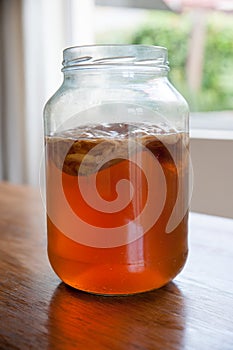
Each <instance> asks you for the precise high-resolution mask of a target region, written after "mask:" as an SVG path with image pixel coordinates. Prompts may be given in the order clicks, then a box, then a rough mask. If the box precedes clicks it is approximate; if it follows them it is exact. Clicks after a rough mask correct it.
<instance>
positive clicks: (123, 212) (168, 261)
mask: <svg viewBox="0 0 233 350" xmlns="http://www.w3.org/2000/svg"><path fill="white" fill-rule="evenodd" d="M168 70H169V69H168V61H167V50H166V48H163V47H155V46H144V45H101V46H83V47H71V48H68V49H66V50H64V61H63V73H64V81H63V84H62V85H61V87H60V88H59V90H58V91H57V92H56V93H55V94H54V95H53V96H52V98H51V99H50V100H49V101H48V103H47V104H46V106H45V110H44V123H45V145H46V188H47V230H48V255H49V260H50V263H51V265H52V267H53V269H54V271H55V272H56V274H57V275H58V276H59V277H60V278H61V280H63V281H64V282H65V283H66V284H68V285H70V286H72V287H74V288H77V289H80V290H83V291H87V292H91V293H98V294H106V295H115V294H133V293H138V292H144V291H148V290H152V289H155V288H159V287H161V286H163V285H165V284H166V283H168V282H169V281H170V280H172V279H173V278H174V277H175V276H176V275H177V274H178V273H179V271H180V270H181V269H182V268H183V266H184V264H185V261H186V258H187V251H188V247H187V229H188V228H187V221H188V173H189V156H188V106H187V103H186V101H185V100H184V98H183V97H182V96H181V95H180V94H179V93H178V92H177V91H176V90H175V88H174V87H173V86H172V85H171V83H170V82H169V80H168V78H167V73H168Z"/></svg>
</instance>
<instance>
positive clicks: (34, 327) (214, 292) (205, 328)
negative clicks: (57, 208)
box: [0, 183, 233, 350]
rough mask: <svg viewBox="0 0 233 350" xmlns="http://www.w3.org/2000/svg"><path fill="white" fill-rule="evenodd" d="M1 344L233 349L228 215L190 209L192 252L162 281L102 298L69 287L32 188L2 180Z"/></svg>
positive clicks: (232, 232)
mask: <svg viewBox="0 0 233 350" xmlns="http://www.w3.org/2000/svg"><path fill="white" fill-rule="evenodd" d="M0 349H1V350H2V349H3V350H10V349H36V350H43V349H62V350H65V349H85V350H88V349H94V350H96V349H110V350H115V349H116V350H121V349H127V350H131V349H135V350H140V349H153V350H154V349H159V350H160V349H161V350H170V349H194V350H199V349H200V350H206V349H207V350H208V349H211V350H215V349H216V350H220V349H221V350H225V349H229V350H232V349H233V220H230V219H223V218H220V217H211V216H206V215H200V214H192V215H191V220H190V255H189V259H188V263H187V264H186V267H185V269H184V270H183V272H182V273H181V274H180V275H179V276H178V277H177V278H176V279H175V280H174V282H173V283H170V284H169V285H167V286H166V287H164V288H162V289H159V290H155V291H153V292H149V293H144V294H140V295H135V296H128V297H101V296H94V295H89V294H87V293H83V292H79V291H75V290H73V289H71V288H69V287H66V286H65V285H64V284H63V283H61V282H60V280H59V279H58V277H56V275H55V274H54V273H53V271H52V270H51V268H50V266H49V263H48V259H47V253H46V233H45V220H44V210H43V206H42V203H41V200H40V196H39V194H38V192H37V191H36V190H33V189H31V188H29V187H23V186H22V187H20V186H13V185H9V184H6V183H3V184H0Z"/></svg>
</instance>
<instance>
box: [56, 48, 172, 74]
mask: <svg viewBox="0 0 233 350" xmlns="http://www.w3.org/2000/svg"><path fill="white" fill-rule="evenodd" d="M62 64H63V68H62V71H63V72H64V71H67V70H73V69H85V68H89V69H90V68H101V67H106V66H107V67H109V66H112V67H116V66H124V67H126V66H127V67H142V66H143V67H154V68H157V69H160V70H166V71H168V70H169V63H168V54H167V49H166V48H165V47H162V46H152V45H122V44H115V45H110V44H108V45H86V46H73V47H69V48H66V49H65V50H64V51H63V62H62Z"/></svg>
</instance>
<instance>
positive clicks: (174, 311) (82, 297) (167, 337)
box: [47, 283, 186, 350]
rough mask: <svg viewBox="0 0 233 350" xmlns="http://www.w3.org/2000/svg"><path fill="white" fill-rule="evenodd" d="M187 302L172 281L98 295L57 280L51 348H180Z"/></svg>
mask: <svg viewBox="0 0 233 350" xmlns="http://www.w3.org/2000/svg"><path fill="white" fill-rule="evenodd" d="M185 319H186V317H185V305H184V297H183V295H182V293H181V291H180V290H179V289H178V287H177V286H176V285H175V284H174V283H170V284H168V285H167V286H165V287H164V288H161V289H159V290H155V291H152V292H147V293H143V294H138V295H131V296H118V297H110V296H99V295H92V294H88V293H84V292H80V291H77V290H74V289H72V288H70V287H67V286H66V285H65V284H64V283H61V284H60V285H59V286H58V287H57V288H56V290H55V292H54V294H53V296H52V298H51V301H50V306H49V315H48V324H47V327H48V337H49V339H48V344H49V345H48V348H49V349H76V348H77V349H85V350H86V349H127V350H128V349H157V348H158V349H180V348H182V347H183V345H184V332H185Z"/></svg>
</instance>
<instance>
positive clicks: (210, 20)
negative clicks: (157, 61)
mask: <svg viewBox="0 0 233 350" xmlns="http://www.w3.org/2000/svg"><path fill="white" fill-rule="evenodd" d="M191 23H192V21H191V13H187V14H182V15H179V14H174V13H170V12H162V11H161V12H160V11H153V12H152V13H151V15H150V16H149V17H148V19H147V21H146V22H145V23H144V24H143V25H141V26H140V27H138V28H137V29H136V30H133V31H132V32H129V33H127V34H126V33H125V32H118V33H116V32H115V33H108V36H107V37H106V38H105V40H107V41H108V42H112V43H114V42H115V43H130V44H148V45H159V46H165V47H167V48H168V53H169V62H170V67H171V72H170V73H169V78H170V80H171V81H172V83H173V84H174V85H175V86H176V88H177V89H178V90H179V91H180V92H181V93H182V95H184V96H185V98H186V99H187V101H188V102H189V105H190V109H191V110H192V111H212V110H216V111H217V110H228V109H233V39H232V38H233V16H232V15H224V14H216V13H215V14H211V13H210V14H209V15H207V33H206V42H205V56H204V67H203V76H202V84H201V88H200V91H198V92H196V93H194V92H192V91H190V89H189V88H188V84H187V73H186V62H187V57H188V49H189V40H190V35H191ZM109 38H111V40H110V39H109ZM112 39H113V40H112Z"/></svg>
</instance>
